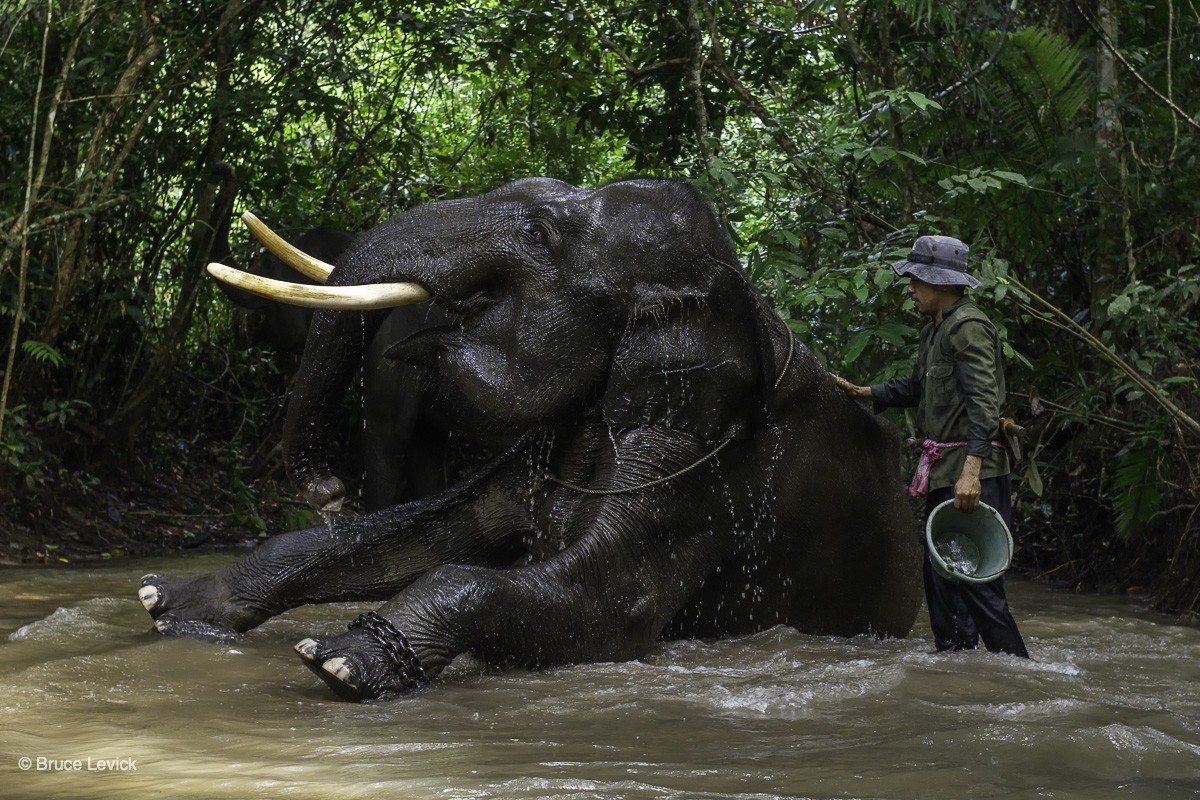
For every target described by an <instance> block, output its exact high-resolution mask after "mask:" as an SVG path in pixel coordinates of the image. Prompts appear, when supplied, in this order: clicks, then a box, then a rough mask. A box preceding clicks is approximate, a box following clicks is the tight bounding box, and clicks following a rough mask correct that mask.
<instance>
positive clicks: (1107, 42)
mask: <svg viewBox="0 0 1200 800" xmlns="http://www.w3.org/2000/svg"><path fill="white" fill-rule="evenodd" d="M1071 5H1073V6H1075V11H1076V12H1077V13H1078V14H1079V16H1080V17H1082V18H1083V21H1084V22H1086V23H1087V24H1088V27H1089V28H1091V29H1092V32H1093V33H1095V34H1096V36H1097V37H1098V38H1099V39H1100V41H1101V42H1102V43H1103V44H1104V47H1105V48H1107V50H1108V52H1110V53H1112V54H1113V57H1114V58H1116V59H1117V61H1120V62H1121V66H1122V67H1124V68H1125V69H1126V70H1128V71H1129V74H1130V75H1132V76H1133V77H1134V79H1135V80H1136V81H1137V82H1138V83H1140V84H1141V85H1142V86H1144V87H1145V88H1146V89H1147V90H1149V92H1150V93H1151V94H1153V95H1154V96H1155V97H1157V98H1158V99H1159V100H1161V101H1162V102H1163V103H1164V104H1166V106H1167V107H1168V108H1169V109H1171V110H1172V111H1174V112H1175V113H1176V114H1177V115H1179V117H1180V118H1182V119H1183V121H1184V122H1186V123H1187V124H1189V125H1191V126H1192V127H1193V128H1195V129H1196V130H1198V131H1200V122H1197V121H1196V120H1194V119H1192V118H1191V116H1189V115H1188V113H1187V112H1186V111H1184V110H1183V109H1182V108H1180V107H1179V106H1177V105H1175V101H1173V100H1172V99H1171V98H1169V97H1167V96H1166V95H1165V94H1163V93H1162V92H1160V91H1159V90H1158V89H1155V88H1154V87H1153V86H1151V85H1150V82H1149V81H1148V80H1146V79H1145V78H1143V77H1142V74H1141V73H1140V72H1138V71H1137V69H1135V68H1134V66H1133V65H1132V64H1130V63H1129V61H1128V59H1126V58H1125V56H1123V55H1121V51H1120V50H1118V49H1117V48H1116V46H1115V45H1113V43H1112V40H1111V39H1109V38H1108V36H1107V35H1106V34H1105V33H1104V31H1102V30H1101V29H1100V27H1099V26H1098V25H1097V24H1096V22H1095V20H1093V19H1092V18H1091V17H1089V16H1088V15H1087V14H1086V13H1085V12H1084V10H1083V9H1082V8H1080V7H1079V0H1071Z"/></svg>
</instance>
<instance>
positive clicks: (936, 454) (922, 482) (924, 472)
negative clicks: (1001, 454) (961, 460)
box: [908, 439, 1003, 497]
mask: <svg viewBox="0 0 1200 800" xmlns="http://www.w3.org/2000/svg"><path fill="white" fill-rule="evenodd" d="M966 446H967V443H966V442H935V441H934V440H933V439H926V440H925V441H923V442H921V460H920V461H918V462H917V471H916V473H915V474H914V475H913V478H912V482H911V483H909V484H908V494H909V496H910V497H924V496H925V495H927V494H929V470H930V468H931V467H933V462H935V461H938V460H940V459H941V457H942V455H943V454H942V451H943V450H946V449H949V448H951V447H966ZM992 447H1003V445H1002V444H1000V442H992Z"/></svg>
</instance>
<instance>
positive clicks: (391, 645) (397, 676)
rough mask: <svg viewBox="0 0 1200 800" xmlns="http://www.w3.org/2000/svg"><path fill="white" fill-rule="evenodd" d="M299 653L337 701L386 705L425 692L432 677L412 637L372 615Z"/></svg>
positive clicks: (300, 647)
mask: <svg viewBox="0 0 1200 800" xmlns="http://www.w3.org/2000/svg"><path fill="white" fill-rule="evenodd" d="M295 650H296V653H297V654H298V655H299V656H300V658H301V660H302V661H303V662H304V665H305V666H307V667H308V668H309V669H310V670H312V672H313V674H314V675H316V676H317V677H319V678H320V679H321V680H322V681H324V682H325V684H326V685H327V686H329V688H331V689H332V690H333V691H334V693H335V694H337V695H338V697H340V698H342V699H343V700H348V701H350V702H354V703H362V702H369V701H372V700H387V699H392V698H394V697H398V696H400V695H403V694H410V693H412V692H414V691H416V690H418V689H421V688H423V687H424V686H426V685H427V684H428V683H429V681H430V679H431V678H432V677H433V675H431V674H430V673H431V672H434V671H440V669H441V667H440V666H438V667H436V668H435V669H431V670H429V671H427V670H426V668H425V667H424V666H423V665H422V663H421V659H420V657H419V656H418V655H417V651H416V650H415V649H414V648H413V646H412V644H411V643H410V642H409V640H408V637H407V636H405V635H404V633H403V632H402V631H401V630H400V629H399V628H398V627H396V625H395V624H394V623H393V622H392V621H391V620H389V619H387V618H386V617H384V616H383V615H381V614H378V613H376V612H374V611H368V612H367V613H366V614H363V615H362V616H360V617H358V618H357V619H356V620H354V621H353V622H351V623H350V627H349V630H347V631H346V633H343V634H339V635H336V636H330V637H326V638H323V639H311V638H310V639H304V640H303V641H301V642H299V643H297V644H296V646H295Z"/></svg>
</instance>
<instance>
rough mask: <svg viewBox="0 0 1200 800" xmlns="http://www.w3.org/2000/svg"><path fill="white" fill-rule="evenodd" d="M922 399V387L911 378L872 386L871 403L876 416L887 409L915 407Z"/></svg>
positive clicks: (896, 379) (897, 379) (894, 379)
mask: <svg viewBox="0 0 1200 800" xmlns="http://www.w3.org/2000/svg"><path fill="white" fill-rule="evenodd" d="M920 399H921V385H920V383H919V382H918V381H916V380H914V379H913V378H912V377H911V376H910V377H907V378H892V379H891V380H890V381H887V382H886V383H873V384H871V403H872V405H873V406H874V410H875V413H876V414H878V413H879V412H880V411H883V410H884V409H885V408H911V407H914V406H916V405H917V402H918V401H920Z"/></svg>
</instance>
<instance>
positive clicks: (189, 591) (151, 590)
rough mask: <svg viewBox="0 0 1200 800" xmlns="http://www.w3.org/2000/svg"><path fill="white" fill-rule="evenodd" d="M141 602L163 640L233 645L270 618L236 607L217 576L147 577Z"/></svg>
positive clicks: (145, 577) (141, 594)
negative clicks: (177, 638) (176, 638)
mask: <svg viewBox="0 0 1200 800" xmlns="http://www.w3.org/2000/svg"><path fill="white" fill-rule="evenodd" d="M138 599H139V600H141V602H142V606H143V607H144V608H145V609H146V610H147V611H149V612H150V616H151V617H152V618H153V619H154V629H155V630H156V631H158V632H159V633H161V634H163V635H164V636H188V637H191V638H194V639H209V640H214V641H231V640H236V639H240V638H241V635H242V633H244V632H245V631H248V630H250V629H251V628H253V627H255V626H257V625H260V624H262V623H263V622H265V621H266V620H267V619H268V618H270V616H271V615H270V614H269V613H256V612H254V611H251V610H249V609H247V608H246V607H244V606H241V605H238V604H237V603H234V602H233V600H232V599H231V598H230V596H229V592H228V591H227V590H225V588H224V587H223V586H222V584H221V582H220V581H219V580H218V579H217V578H216V576H214V575H202V576H200V577H198V578H192V579H190V580H186V579H180V578H171V577H164V576H161V575H155V574H150V575H145V576H143V577H142V585H141V588H139V589H138Z"/></svg>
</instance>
